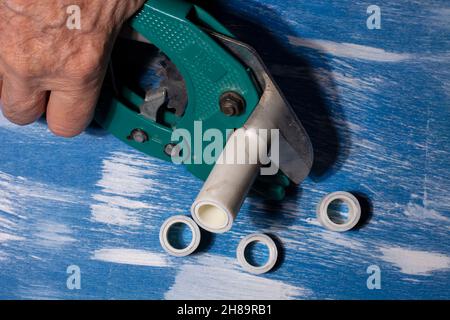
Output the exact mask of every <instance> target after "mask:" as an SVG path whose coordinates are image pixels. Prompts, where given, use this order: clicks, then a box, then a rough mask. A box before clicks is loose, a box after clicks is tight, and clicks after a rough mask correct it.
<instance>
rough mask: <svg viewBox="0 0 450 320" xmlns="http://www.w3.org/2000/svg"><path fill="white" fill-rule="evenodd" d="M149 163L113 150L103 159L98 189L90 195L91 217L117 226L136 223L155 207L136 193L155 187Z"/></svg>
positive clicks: (139, 222) (140, 194)
mask: <svg viewBox="0 0 450 320" xmlns="http://www.w3.org/2000/svg"><path fill="white" fill-rule="evenodd" d="M151 168H152V166H151V163H150V162H149V161H148V160H147V159H145V158H141V157H140V156H139V155H137V154H135V153H132V154H126V153H123V152H115V153H113V155H112V156H111V157H110V158H108V159H105V160H104V161H103V168H102V178H101V179H100V181H99V182H98V183H97V186H98V187H100V188H101V191H100V193H98V194H95V195H93V198H94V200H95V202H94V204H92V205H91V214H92V219H93V220H94V221H96V222H101V223H105V224H110V225H117V226H139V225H141V224H142V221H141V219H142V216H143V212H144V211H145V212H149V209H157V207H153V206H151V205H150V204H148V203H145V202H143V201H139V200H138V199H139V197H140V196H142V195H145V194H146V193H149V192H151V191H152V190H156V189H157V183H156V182H155V181H154V180H153V179H151V178H149V175H152V174H154V171H153V170H152V169H151Z"/></svg>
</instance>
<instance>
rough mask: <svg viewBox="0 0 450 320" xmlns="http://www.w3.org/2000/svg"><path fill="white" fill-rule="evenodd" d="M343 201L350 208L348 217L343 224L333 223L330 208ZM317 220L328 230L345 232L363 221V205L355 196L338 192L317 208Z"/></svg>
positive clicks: (324, 200)
mask: <svg viewBox="0 0 450 320" xmlns="http://www.w3.org/2000/svg"><path fill="white" fill-rule="evenodd" d="M335 200H340V201H343V202H344V203H345V204H346V205H347V206H348V217H347V219H346V220H345V221H343V222H342V223H338V222H335V221H333V220H332V219H331V218H330V215H329V212H328V208H329V206H330V204H331V203H332V202H333V201H335ZM317 218H318V220H319V222H320V223H321V224H322V225H323V226H324V227H325V228H327V229H328V230H331V231H337V232H345V231H348V230H350V229H352V228H354V227H355V226H356V225H357V224H358V222H359V220H360V219H361V205H360V204H359V201H358V199H356V197H355V196H354V195H352V194H351V193H349V192H345V191H337V192H333V193H330V194H328V195H326V196H325V197H324V198H323V199H322V200H321V201H320V203H319V205H318V206H317Z"/></svg>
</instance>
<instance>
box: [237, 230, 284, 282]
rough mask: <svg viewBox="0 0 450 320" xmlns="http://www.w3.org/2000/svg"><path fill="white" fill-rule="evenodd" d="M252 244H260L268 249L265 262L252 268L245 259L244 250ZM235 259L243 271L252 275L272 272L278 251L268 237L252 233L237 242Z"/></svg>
mask: <svg viewBox="0 0 450 320" xmlns="http://www.w3.org/2000/svg"><path fill="white" fill-rule="evenodd" d="M254 242H260V243H262V244H264V245H266V246H267V247H268V248H269V258H268V260H267V262H266V263H265V264H264V265H262V266H254V265H253V264H251V263H250V262H248V260H247V258H246V257H245V249H246V248H247V247H248V246H249V245H250V244H251V243H254ZM237 259H238V262H239V264H240V265H241V266H242V267H243V268H244V270H245V271H247V272H250V273H254V274H263V273H266V272H269V271H270V270H272V268H273V267H274V266H275V264H276V262H277V260H278V249H277V246H276V244H275V242H274V241H273V240H272V238H270V237H269V236H268V235H265V234H261V233H254V234H251V235H248V236H246V237H245V238H243V239H242V240H241V242H239V245H238V248H237Z"/></svg>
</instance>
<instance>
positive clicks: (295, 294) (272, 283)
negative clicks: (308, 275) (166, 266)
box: [164, 255, 311, 300]
mask: <svg viewBox="0 0 450 320" xmlns="http://www.w3.org/2000/svg"><path fill="white" fill-rule="evenodd" d="M235 260H236V259H231V258H227V257H222V256H213V255H203V256H201V257H199V259H198V260H197V261H196V263H195V264H191V263H188V264H185V265H183V266H182V267H181V268H180V270H179V271H178V274H177V276H176V278H175V282H174V284H173V285H172V286H171V288H170V289H169V290H168V291H167V292H166V294H165V296H164V297H165V298H166V299H170V300H180V299H192V300H197V299H213V300H232V299H239V300H243V299H256V300H268V299H276V300H283V299H296V298H297V299H298V298H305V297H308V296H310V295H311V291H310V290H308V289H305V288H301V287H296V286H293V285H290V284H287V283H284V282H282V281H279V280H272V279H267V278H264V277H262V276H254V275H251V274H247V273H244V272H243V271H241V269H240V267H239V266H237V265H236V261H235Z"/></svg>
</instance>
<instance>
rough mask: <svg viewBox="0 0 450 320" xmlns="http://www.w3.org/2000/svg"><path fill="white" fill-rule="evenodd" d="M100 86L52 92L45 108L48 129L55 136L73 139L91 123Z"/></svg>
mask: <svg viewBox="0 0 450 320" xmlns="http://www.w3.org/2000/svg"><path fill="white" fill-rule="evenodd" d="M99 93H100V85H97V86H94V88H90V89H84V90H83V89H81V90H74V91H70V92H69V91H52V93H51V94H50V99H49V102H48V106H47V123H48V127H49V129H50V130H51V131H52V132H53V133H54V134H55V135H57V136H61V137H68V138H69V137H74V136H77V135H79V134H80V133H82V132H83V131H84V129H86V127H87V126H88V125H89V123H90V122H91V121H92V118H93V115H94V109H95V106H96V104H97V100H98V95H99Z"/></svg>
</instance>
